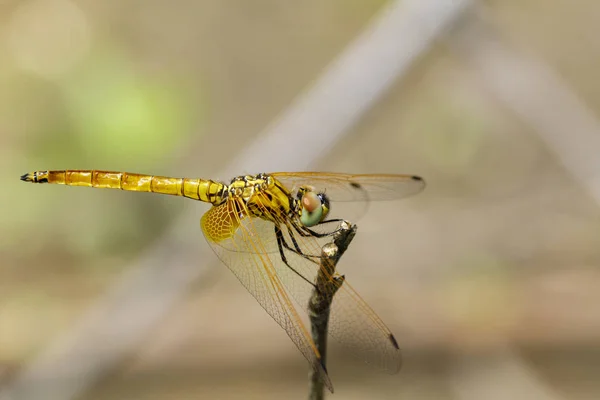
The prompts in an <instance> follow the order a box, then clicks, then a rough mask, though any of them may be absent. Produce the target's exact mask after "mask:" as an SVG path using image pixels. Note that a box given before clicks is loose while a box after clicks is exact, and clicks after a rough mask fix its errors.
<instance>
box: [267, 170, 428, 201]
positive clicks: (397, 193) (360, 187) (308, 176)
mask: <svg viewBox="0 0 600 400" xmlns="http://www.w3.org/2000/svg"><path fill="white" fill-rule="evenodd" d="M270 175H272V176H273V177H275V178H276V179H277V180H279V181H280V182H281V183H283V184H284V185H285V186H286V187H287V188H288V189H289V190H290V191H292V192H294V191H295V190H297V189H298V188H299V187H301V186H312V187H314V188H316V190H317V191H324V192H325V193H326V194H327V195H328V196H329V198H330V199H331V200H332V201H365V200H369V201H379V200H397V199H401V198H404V197H408V196H412V195H414V194H417V193H419V192H420V191H422V190H423V189H424V188H425V181H424V180H423V178H421V177H419V176H416V175H393V174H342V173H335V172H275V173H272V174H270Z"/></svg>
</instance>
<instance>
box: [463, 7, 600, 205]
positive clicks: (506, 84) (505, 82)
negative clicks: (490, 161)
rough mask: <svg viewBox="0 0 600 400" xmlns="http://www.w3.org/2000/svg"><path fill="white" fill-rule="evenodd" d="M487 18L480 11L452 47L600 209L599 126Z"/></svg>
mask: <svg viewBox="0 0 600 400" xmlns="http://www.w3.org/2000/svg"><path fill="white" fill-rule="evenodd" d="M488 14H489V13H485V9H483V8H481V9H480V10H479V12H477V18H471V19H470V20H469V21H470V22H469V23H468V24H465V25H464V26H463V27H462V29H461V30H460V32H459V34H458V35H456V36H455V37H453V40H452V42H451V43H452V45H453V47H454V48H455V49H456V50H458V52H459V54H462V55H463V56H464V58H465V60H466V61H468V62H470V63H472V65H473V66H474V67H475V68H474V73H475V74H477V75H478V76H479V77H480V78H481V79H480V80H481V82H482V83H483V85H484V86H485V87H486V89H487V90H488V91H489V92H490V93H491V94H492V95H494V96H495V98H496V99H497V100H499V101H500V102H502V104H503V105H504V106H505V107H506V108H507V109H509V110H511V111H513V112H514V113H515V114H517V115H518V116H519V117H520V118H521V119H522V120H523V121H524V122H526V123H527V124H529V125H530V126H531V127H532V128H534V130H535V132H536V133H537V134H538V136H539V137H540V138H541V139H542V140H543V141H544V142H545V143H546V145H547V146H548V147H549V148H550V149H552V150H553V151H554V153H555V154H556V155H557V157H558V158H559V160H560V161H561V162H562V164H563V165H564V167H565V168H566V169H567V170H568V171H569V172H570V173H571V174H572V175H573V176H574V177H575V178H576V179H577V180H578V181H579V182H580V183H581V184H582V185H583V186H584V187H585V188H586V189H587V190H588V191H589V193H590V194H591V195H592V196H593V197H594V200H595V201H596V202H597V203H598V204H600V158H599V157H598V152H599V150H600V121H599V120H598V119H597V118H596V117H595V115H594V113H593V112H592V111H591V110H590V109H589V107H588V106H587V105H586V104H585V102H584V101H583V100H582V99H581V98H580V97H579V96H578V95H577V94H576V93H575V92H574V91H573V90H571V89H570V88H569V87H568V85H567V84H565V82H563V81H562V79H561V78H560V77H559V76H558V75H557V74H556V73H555V72H554V71H552V70H551V68H550V67H549V66H548V65H547V64H546V63H544V62H543V61H541V60H539V59H536V58H535V57H534V56H531V55H527V54H523V53H521V52H519V51H517V50H515V49H511V48H510V46H508V45H506V44H504V43H502V41H501V39H500V38H499V37H497V36H496V35H495V34H494V33H495V32H497V30H495V29H494V26H493V25H494V24H493V21H490V19H489V17H487V15H488Z"/></svg>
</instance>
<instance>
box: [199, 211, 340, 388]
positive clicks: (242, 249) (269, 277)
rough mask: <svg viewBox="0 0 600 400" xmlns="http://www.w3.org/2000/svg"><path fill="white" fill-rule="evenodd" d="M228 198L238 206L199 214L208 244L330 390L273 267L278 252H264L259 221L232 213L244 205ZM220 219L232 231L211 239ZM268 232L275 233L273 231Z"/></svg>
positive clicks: (321, 366)
mask: <svg viewBox="0 0 600 400" xmlns="http://www.w3.org/2000/svg"><path fill="white" fill-rule="evenodd" d="M228 201H231V202H233V201H238V202H239V204H238V207H231V205H229V206H228V205H227V203H224V204H222V205H220V206H216V207H213V208H211V209H210V210H209V211H207V212H206V213H205V214H204V215H203V216H202V220H201V226H202V230H203V232H204V234H205V237H206V238H207V241H208V244H209V245H210V246H211V247H212V249H213V250H214V251H215V253H216V254H217V256H218V257H219V258H220V259H221V261H223V263H224V264H225V265H226V266H227V267H228V268H229V269H230V270H231V272H233V274H234V275H235V276H236V277H237V278H238V279H239V281H240V282H241V283H242V285H244V287H245V288H246V290H248V292H250V294H252V296H254V298H255V299H256V300H257V301H258V303H259V304H260V305H261V306H262V307H263V308H264V309H265V310H266V311H267V313H269V315H270V316H271V317H272V318H273V319H274V320H275V321H276V322H277V323H278V324H279V325H280V326H281V327H282V328H283V329H284V330H285V331H286V332H287V334H288V336H289V337H290V339H292V341H293V342H294V344H295V345H296V347H298V349H299V350H300V352H301V353H302V354H303V355H304V357H305V358H306V359H307V360H308V362H309V363H310V364H311V366H312V367H313V368H314V369H315V370H316V371H317V373H318V374H319V375H320V376H321V378H322V379H323V381H324V382H325V384H326V386H327V387H328V388H329V389H330V390H332V391H333V387H332V384H331V381H330V380H329V377H328V376H327V372H326V371H325V368H324V366H323V365H322V362H321V357H320V355H318V352H317V350H316V348H315V345H314V343H313V341H312V339H311V337H310V334H309V333H308V331H307V330H306V327H305V326H304V324H303V322H302V320H301V319H300V316H299V315H298V313H297V311H296V309H295V308H294V306H293V304H292V302H291V300H290V298H289V296H288V294H287V293H286V291H285V288H284V285H283V283H282V282H281V279H280V277H279V276H278V274H277V271H276V268H275V267H274V264H277V263H278V262H281V261H280V258H279V257H280V256H279V254H278V253H277V254H268V253H266V251H265V250H266V249H265V248H264V244H263V241H262V239H263V234H264V232H262V231H257V230H256V229H255V225H254V222H255V221H258V220H256V219H255V218H252V217H248V216H245V217H241V218H240V216H239V215H238V213H236V212H231V210H232V209H239V207H243V202H242V201H241V200H236V199H230V200H228ZM246 215H247V214H246ZM223 221H226V222H225V224H226V225H231V226H237V229H235V233H234V234H233V235H232V236H230V237H229V238H224V239H221V240H219V241H218V242H217V241H214V240H211V237H214V236H211V235H212V232H214V228H213V227H214V226H215V225H216V226H220V225H222V224H223ZM227 221H229V222H227ZM271 226H273V224H271ZM271 235H273V236H274V233H271ZM230 249H234V250H230Z"/></svg>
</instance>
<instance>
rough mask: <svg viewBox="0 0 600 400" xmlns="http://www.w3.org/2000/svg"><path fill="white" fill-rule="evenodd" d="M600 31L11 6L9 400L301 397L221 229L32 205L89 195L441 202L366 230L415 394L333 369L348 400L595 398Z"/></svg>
mask: <svg viewBox="0 0 600 400" xmlns="http://www.w3.org/2000/svg"><path fill="white" fill-rule="evenodd" d="M599 18H600V3H598V2H595V1H589V0H588V1H584V0H582V1H577V2H572V1H566V0H560V1H553V2H545V1H539V0H520V1H516V0H513V1H506V0H505V1H492V0H488V1H479V2H475V1H458V0H455V1H449V0H437V1H435V0H423V1H416V0H405V1H402V2H395V1H388V2H386V1H382V0H327V1H317V0H310V1H304V2H297V3H294V4H293V5H290V4H287V3H286V4H283V3H282V2H277V1H271V0H261V1H254V2H247V1H242V0H231V1H219V0H209V1H202V2H196V1H189V0H183V1H179V2H176V3H168V2H162V1H156V0H145V1H128V2H121V1H116V0H111V1H103V2H97V1H89V0H81V1H79V0H30V1H23V0H20V1H11V0H5V1H2V2H1V4H0V60H2V62H1V63H0V82H1V84H0V86H1V87H2V90H0V167H1V168H0V181H1V182H2V189H1V195H0V208H1V210H2V212H1V213H0V218H1V222H0V398H2V399H3V400H7V399H38V398H39V399H71V398H72V399H86V400H100V399H167V398H169V399H170V398H177V399H200V398H215V399H221V398H222V399H251V398H252V399H254V398H256V399H259V398H260V399H271V398H272V399H275V398H304V397H305V396H306V393H307V370H308V367H307V364H306V362H305V360H304V359H303V358H302V356H301V355H300V354H299V352H298V351H297V350H296V348H295V347H294V346H293V344H292V343H291V341H290V340H289V339H288V337H287V336H286V335H285V333H284V332H283V331H282V330H281V329H280V328H279V327H278V326H277V325H276V324H275V323H274V322H273V320H271V318H270V317H269V316H268V315H267V314H266V313H265V312H264V311H263V310H262V309H261V308H260V307H259V305H258V304H257V303H256V302H255V301H254V300H253V299H252V297H251V296H250V295H249V294H248V293H247V292H246V291H245V290H244V289H243V287H242V286H241V285H240V284H239V283H238V282H237V280H236V279H235V277H234V276H233V275H232V274H231V273H230V272H229V271H228V270H227V268H226V267H225V266H223V265H221V264H220V263H219V261H218V259H217V258H216V257H215V255H214V254H213V253H212V252H211V251H210V250H209V249H208V247H207V246H206V244H205V241H204V238H203V237H202V233H201V231H200V229H199V223H198V218H199V216H200V215H201V214H202V212H204V211H205V210H206V209H207V206H206V205H203V204H199V203H198V204H197V203H194V202H191V201H189V200H182V199H180V198H170V197H167V196H164V197H163V196H154V195H145V194H135V193H122V192H119V191H98V190H89V189H78V188H64V187H59V186H43V187H42V186H34V185H25V184H24V183H22V182H20V181H19V180H18V177H19V176H20V175H21V174H23V173H26V172H29V171H33V170H40V169H69V168H70V169H86V168H90V169H107V170H124V171H130V172H140V173H149V174H155V175H172V176H182V177H183V176H185V177H203V178H212V179H220V180H229V179H230V178H231V177H232V176H234V175H239V174H244V173H257V172H262V171H277V170H281V169H284V170H286V169H298V170H326V171H338V172H356V173H368V172H387V173H414V174H418V175H421V176H423V177H425V178H426V180H427V182H428V187H427V189H426V191H425V192H423V193H422V194H420V195H419V196H416V197H414V198H411V199H407V200H405V201H401V202H394V203H382V204H376V205H375V204H374V205H371V207H370V210H369V212H368V213H367V214H366V215H365V216H364V217H362V218H361V219H360V220H359V221H354V222H357V223H358V226H359V232H358V235H357V237H356V238H355V240H354V242H353V243H352V246H351V247H350V249H349V250H348V252H347V253H346V255H345V256H344V257H343V258H342V261H341V263H340V264H339V265H338V268H339V270H341V271H342V272H343V273H345V274H346V277H347V278H348V279H349V280H350V281H351V282H352V283H353V285H354V286H355V288H356V289H357V290H358V291H359V292H360V293H361V295H362V296H363V297H364V299H365V300H367V302H368V303H370V304H371V305H372V306H373V308H374V309H375V310H376V311H377V312H378V313H379V315H380V316H381V317H382V318H383V320H384V321H386V323H387V324H388V325H389V326H390V328H391V330H392V331H393V332H394V333H395V334H396V337H397V338H398V341H399V342H400V345H401V347H402V348H403V349H404V367H403V370H402V371H401V373H400V374H399V375H393V376H389V375H385V374H381V373H378V372H377V371H374V370H372V369H371V368H369V367H367V366H364V365H362V364H361V363H360V362H355V361H353V358H352V357H351V356H349V355H347V354H345V353H344V352H343V351H341V350H340V349H339V348H337V347H336V345H335V343H333V342H332V345H331V346H332V347H331V352H330V354H329V363H328V369H329V372H330V376H331V378H332V380H333V384H334V386H335V388H336V393H335V394H334V395H332V396H330V398H338V399H365V398H373V399H374V398H378V399H402V398H406V399H409V398H410V399H415V400H418V399H465V400H466V399H505V398H515V399H577V400H579V399H581V400H583V399H597V398H599V397H600V380H598V376H599V373H600V308H599V304H600V294H599V292H598V288H599V287H600V268H599V267H598V265H599V262H600V252H599V251H598V249H599V248H600V235H599V234H598V233H599V232H600V229H599V226H600V225H599V224H600V207H599V206H600V184H599V182H600V180H599V179H598V177H599V176H600V162H599V159H598V154H599V153H598V150H600V124H599V123H598V119H597V118H598V115H599V114H600V79H598V77H599V75H598V71H599V67H600V41H598V39H597V29H596V25H597V22H598V20H599ZM348 71H350V72H348ZM332 82H333V83H332ZM299 96H300V97H299ZM307 127H314V129H313V128H310V129H308V128H307ZM320 130H322V131H320ZM234 167H235V168H234Z"/></svg>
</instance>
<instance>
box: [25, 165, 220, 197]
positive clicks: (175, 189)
mask: <svg viewBox="0 0 600 400" xmlns="http://www.w3.org/2000/svg"><path fill="white" fill-rule="evenodd" d="M21 180H23V181H26V182H32V183H54V184H59V185H67V186H87V187H94V188H107V189H121V190H127V191H132V192H150V193H160V194H169V195H172V196H183V197H187V198H190V199H194V200H200V201H204V202H207V203H212V204H215V205H216V204H220V203H222V202H223V194H224V190H225V187H226V186H225V185H224V184H222V183H219V182H214V181H211V180H208V179H189V178H169V177H166V176H153V175H142V174H133V173H129V172H114V171H96V170H66V171H36V172H32V173H29V174H25V175H23V176H21Z"/></svg>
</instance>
